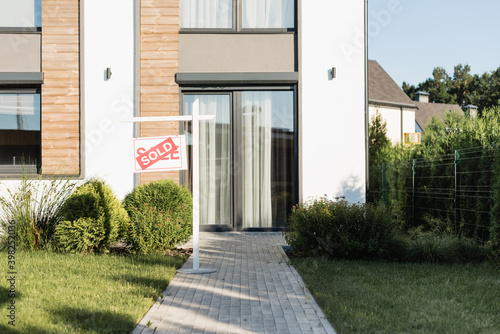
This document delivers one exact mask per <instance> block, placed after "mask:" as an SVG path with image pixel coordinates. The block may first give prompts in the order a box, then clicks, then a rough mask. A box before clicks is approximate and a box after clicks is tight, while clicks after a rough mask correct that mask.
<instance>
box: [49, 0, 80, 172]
mask: <svg viewBox="0 0 500 334" xmlns="http://www.w3.org/2000/svg"><path fill="white" fill-rule="evenodd" d="M79 13H80V8H79V0H42V72H43V73H44V84H43V85H42V173H43V174H49V175H50V174H69V175H79V174H80V35H79V31H80V24H79V20H80V14H79Z"/></svg>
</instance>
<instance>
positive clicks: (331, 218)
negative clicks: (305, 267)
mask: <svg viewBox="0 0 500 334" xmlns="http://www.w3.org/2000/svg"><path fill="white" fill-rule="evenodd" d="M289 223H290V224H289V225H290V226H289V231H286V232H285V233H284V236H285V240H286V241H287V243H288V244H289V245H290V246H291V247H292V250H293V252H294V254H296V255H299V256H325V257H331V258H344V259H365V258H384V257H387V256H388V246H389V242H390V240H391V239H392V238H393V236H394V234H395V231H396V230H395V227H394V225H393V223H392V220H391V218H390V216H389V214H388V212H387V210H386V209H385V207H383V206H373V205H370V204H352V203H348V202H345V201H338V202H335V201H329V200H327V199H319V200H315V201H313V202H310V203H306V204H299V205H296V206H295V207H294V208H293V211H292V214H291V215H290V220H289Z"/></svg>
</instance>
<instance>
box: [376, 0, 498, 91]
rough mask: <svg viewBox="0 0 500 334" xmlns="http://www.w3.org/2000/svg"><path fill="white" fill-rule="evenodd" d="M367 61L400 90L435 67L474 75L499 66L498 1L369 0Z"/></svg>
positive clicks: (449, 71)
mask: <svg viewBox="0 0 500 334" xmlns="http://www.w3.org/2000/svg"><path fill="white" fill-rule="evenodd" d="M368 19H369V42H368V58H369V59H373V60H376V61H378V62H379V64H380V65H381V66H382V67H383V68H384V69H385V70H386V71H387V73H389V75H390V76H391V77H392V78H393V79H394V81H396V83H397V84H398V85H399V86H401V85H402V84H403V81H406V82H408V83H410V84H413V85H417V84H418V83H420V82H422V81H424V80H425V79H427V78H429V77H432V70H433V69H434V68H435V67H438V66H440V67H444V68H445V69H446V71H447V72H448V74H450V75H452V74H453V67H454V66H455V65H457V64H460V63H461V64H469V66H470V67H471V73H472V74H483V73H484V72H491V71H493V70H496V69H497V68H498V67H500V1H499V0H475V1H472V0H368Z"/></svg>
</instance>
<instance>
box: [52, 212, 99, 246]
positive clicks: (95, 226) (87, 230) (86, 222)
mask: <svg viewBox="0 0 500 334" xmlns="http://www.w3.org/2000/svg"><path fill="white" fill-rule="evenodd" d="M103 219H104V216H102V217H100V218H99V219H98V221H97V222H96V220H95V219H94V218H89V217H86V218H78V219H77V220H73V221H69V220H66V221H64V222H62V223H61V224H60V225H59V226H58V228H57V229H56V232H55V234H54V243H55V244H56V245H57V248H58V249H59V250H61V251H64V252H70V253H74V252H77V253H91V252H93V251H94V250H95V249H96V248H98V246H97V245H99V244H100V243H101V242H102V241H103V240H104V237H105V235H106V232H105V231H104V221H103Z"/></svg>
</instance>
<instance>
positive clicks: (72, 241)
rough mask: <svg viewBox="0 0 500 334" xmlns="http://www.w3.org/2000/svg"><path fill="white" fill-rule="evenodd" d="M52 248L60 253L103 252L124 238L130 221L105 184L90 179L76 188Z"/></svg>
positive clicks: (63, 210)
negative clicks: (120, 238)
mask: <svg viewBox="0 0 500 334" xmlns="http://www.w3.org/2000/svg"><path fill="white" fill-rule="evenodd" d="M61 213H62V217H63V222H62V223H61V224H59V225H58V226H57V227H56V233H55V238H54V245H55V247H56V249H59V250H61V251H74V252H80V251H84V252H104V251H107V250H109V248H110V246H111V245H113V244H114V243H116V242H117V240H118V238H119V237H120V236H122V237H124V236H125V235H124V234H126V232H127V231H128V228H129V227H128V226H129V217H128V214H127V211H125V209H124V208H123V207H122V205H121V203H120V201H119V200H118V199H117V198H116V196H115V195H114V194H113V191H112V190H111V189H110V188H109V186H107V185H106V184H105V183H104V181H102V180H99V179H92V180H90V181H88V182H86V183H84V184H83V185H81V186H79V187H78V188H77V189H76V190H75V192H74V193H73V195H71V196H70V197H69V198H68V200H67V201H66V203H65V204H64V205H63V207H62V210H61Z"/></svg>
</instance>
